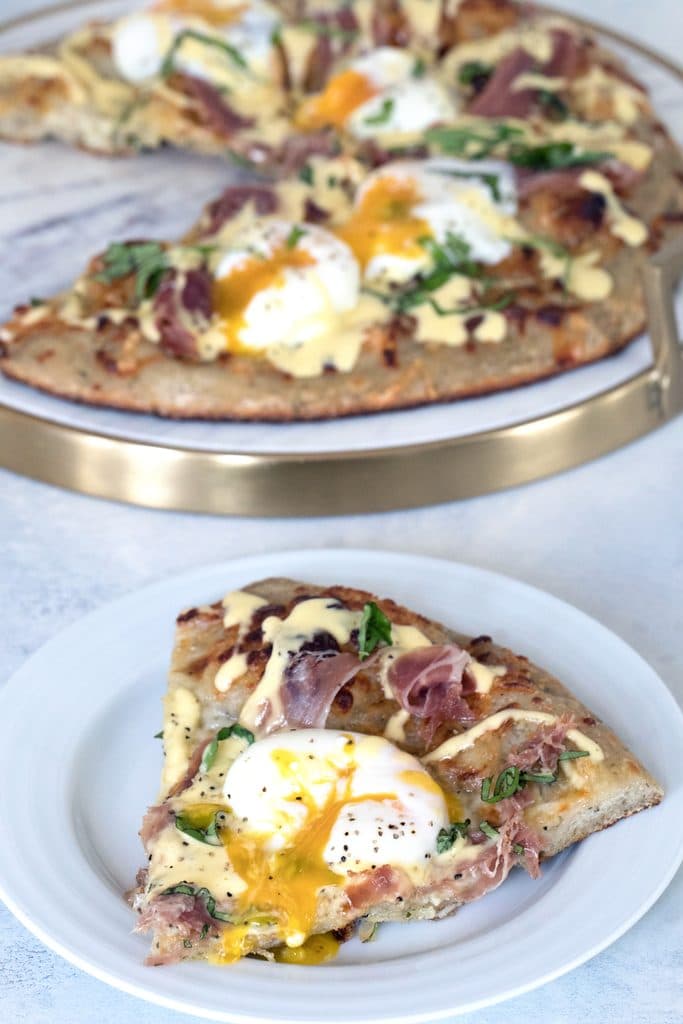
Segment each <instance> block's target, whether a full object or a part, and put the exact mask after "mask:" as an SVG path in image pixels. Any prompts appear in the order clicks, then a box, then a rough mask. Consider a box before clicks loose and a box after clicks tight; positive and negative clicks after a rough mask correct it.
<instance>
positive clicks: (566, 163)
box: [507, 142, 612, 171]
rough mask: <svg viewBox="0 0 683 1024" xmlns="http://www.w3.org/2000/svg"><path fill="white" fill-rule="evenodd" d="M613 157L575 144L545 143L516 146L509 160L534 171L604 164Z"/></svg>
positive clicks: (512, 147)
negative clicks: (581, 148) (582, 148)
mask: <svg viewBox="0 0 683 1024" xmlns="http://www.w3.org/2000/svg"><path fill="white" fill-rule="evenodd" d="M611 157H612V154H611V153H607V152H601V151H597V150H589V149H587V150H579V149H577V148H576V146H575V145H574V143H573V142H545V143H543V144H542V145H540V146H525V145H522V144H515V145H513V146H511V147H510V149H509V151H508V155H507V159H508V160H509V161H510V163H512V164H514V165H515V166H516V167H528V168H529V169H530V170H532V171H557V170H563V169H564V168H566V167H583V166H584V165H586V164H597V163H602V161H603V160H609V159H610V158H611Z"/></svg>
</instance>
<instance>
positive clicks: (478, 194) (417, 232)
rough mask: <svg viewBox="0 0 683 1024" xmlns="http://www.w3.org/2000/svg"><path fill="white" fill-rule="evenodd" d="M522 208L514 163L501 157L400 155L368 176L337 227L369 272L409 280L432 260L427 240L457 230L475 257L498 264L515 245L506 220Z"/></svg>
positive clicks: (442, 239) (375, 276)
mask: <svg viewBox="0 0 683 1024" xmlns="http://www.w3.org/2000/svg"><path fill="white" fill-rule="evenodd" d="M516 210H517V191H516V186H515V178H514V173H513V171H512V169H511V167H510V166H509V165H508V164H506V163H503V162H502V161H498V160H480V161H476V162H471V161H465V160H456V159H450V158H432V159H428V160H422V161H397V162H395V163H390V164H386V165H384V166H383V167H381V168H379V169H378V170H376V171H374V172H373V173H372V174H371V175H369V176H368V178H367V180H366V181H365V183H364V184H363V185H362V187H361V188H360V189H359V190H358V193H357V195H356V198H355V202H354V210H353V212H352V214H351V216H350V217H349V218H348V219H347V220H346V221H345V222H344V223H342V224H340V225H339V226H338V227H337V228H336V234H337V236H338V237H339V238H341V239H343V240H344V241H345V242H346V243H347V244H348V245H349V246H350V248H351V249H352V250H353V252H354V254H355V256H356V259H357V260H358V261H359V263H360V264H361V266H362V267H363V272H364V277H365V279H366V280H375V279H378V278H384V279H386V280H389V281H394V282H398V283H400V282H404V281H407V280H408V279H409V278H411V277H412V276H414V275H415V274H417V273H419V272H420V271H421V270H424V269H425V268H426V267H428V266H429V265H430V263H431V257H430V254H429V246H428V245H425V241H426V240H432V241H434V242H437V243H440V244H443V243H444V242H445V241H446V240H447V238H448V236H449V235H455V236H457V237H458V238H460V239H462V241H464V242H465V243H466V244H467V245H468V246H469V257H470V258H471V259H472V260H476V261H479V262H482V263H488V264H494V263H498V262H499V261H500V260H502V259H505V257H506V256H508V255H509V253H510V251H511V248H512V246H511V243H510V241H508V239H507V237H506V234H505V232H506V228H509V230H510V231H512V224H511V223H510V222H511V220H512V217H513V215H514V213H515V212H516Z"/></svg>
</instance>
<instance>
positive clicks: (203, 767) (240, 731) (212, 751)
mask: <svg viewBox="0 0 683 1024" xmlns="http://www.w3.org/2000/svg"><path fill="white" fill-rule="evenodd" d="M231 736H237V737H238V738H239V739H241V740H246V741H247V743H253V742H254V739H255V737H254V734H253V732H251V731H250V730H249V729H245V728H244V726H243V725H240V724H239V723H238V722H235V724H234V725H226V726H224V727H223V728H222V729H219V730H218V732H217V733H216V735H215V737H214V739H212V740H211V742H210V743H209V745H208V746H207V747H206V748H205V750H204V753H203V754H202V760H201V763H200V765H199V770H200V772H203V773H206V772H208V770H209V769H210V768H211V765H212V764H213V762H214V761H215V760H216V754H217V753H218V744H219V743H220V742H222V740H227V739H229V738H230V737H231Z"/></svg>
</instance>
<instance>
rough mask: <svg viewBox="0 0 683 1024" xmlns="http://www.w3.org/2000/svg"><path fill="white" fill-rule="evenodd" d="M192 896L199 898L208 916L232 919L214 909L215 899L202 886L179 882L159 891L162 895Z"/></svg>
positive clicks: (225, 919)
mask: <svg viewBox="0 0 683 1024" xmlns="http://www.w3.org/2000/svg"><path fill="white" fill-rule="evenodd" d="M177 894H179V895H181V896H194V897H195V899H198V900H201V901H202V903H203V904H204V906H205V907H206V912H207V914H208V915H209V917H213V918H214V920H216V921H232V918H231V917H230V915H229V914H224V913H223V912H222V911H220V910H216V899H215V897H214V896H212V894H211V893H210V892H209V890H208V889H206V888H204V887H202V888H201V889H199V888H197V886H196V885H189V884H188V883H187V882H180V884H179V885H172V886H171V887H170V889H164V891H163V892H162V893H161V895H162V896H175V895H177Z"/></svg>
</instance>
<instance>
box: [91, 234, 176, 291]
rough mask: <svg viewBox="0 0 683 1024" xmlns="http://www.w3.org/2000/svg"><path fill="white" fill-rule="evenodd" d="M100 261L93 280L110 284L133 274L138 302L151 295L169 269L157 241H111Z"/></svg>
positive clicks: (166, 258)
mask: <svg viewBox="0 0 683 1024" xmlns="http://www.w3.org/2000/svg"><path fill="white" fill-rule="evenodd" d="M102 259H103V261H104V270H103V271H102V272H101V273H99V274H96V275H95V280H96V281H105V282H106V283H107V284H111V282H112V281H117V280H118V279H119V278H121V277H127V276H128V275H129V274H135V297H136V299H137V300H138V302H141V301H142V299H150V298H151V297H152V296H153V295H154V294H155V292H156V291H157V289H158V287H159V285H160V284H161V279H162V277H163V276H164V272H165V271H166V270H168V267H169V263H168V257H167V255H166V253H165V251H164V250H163V249H162V247H161V246H160V245H159V243H158V242H112V244H111V245H110V246H109V248H108V249H107V250H106V251H105V253H104V255H103V257H102Z"/></svg>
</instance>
